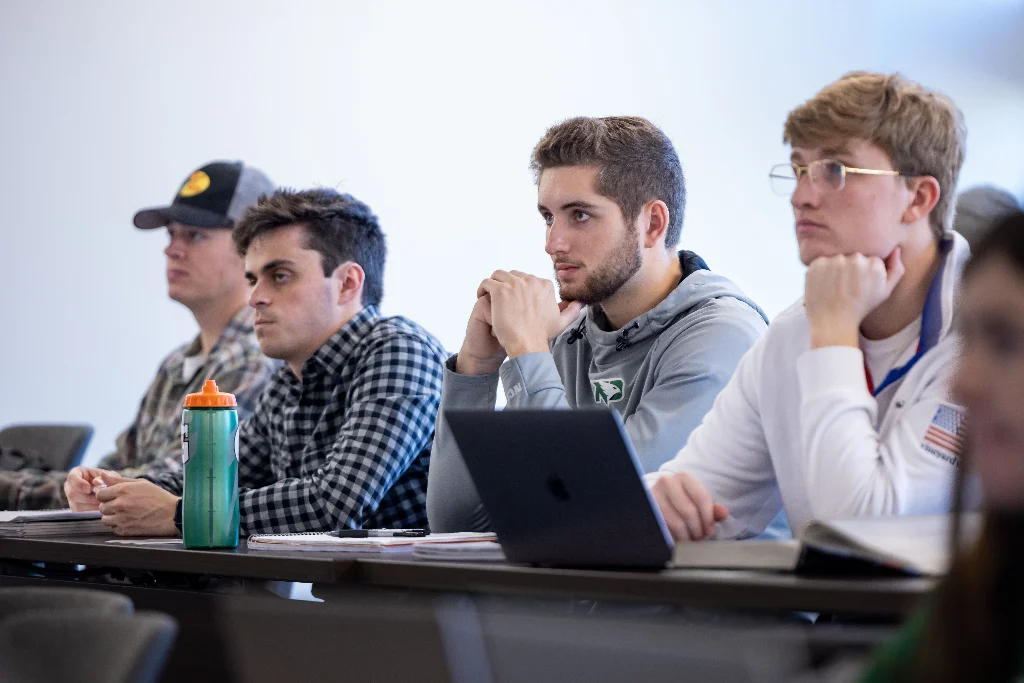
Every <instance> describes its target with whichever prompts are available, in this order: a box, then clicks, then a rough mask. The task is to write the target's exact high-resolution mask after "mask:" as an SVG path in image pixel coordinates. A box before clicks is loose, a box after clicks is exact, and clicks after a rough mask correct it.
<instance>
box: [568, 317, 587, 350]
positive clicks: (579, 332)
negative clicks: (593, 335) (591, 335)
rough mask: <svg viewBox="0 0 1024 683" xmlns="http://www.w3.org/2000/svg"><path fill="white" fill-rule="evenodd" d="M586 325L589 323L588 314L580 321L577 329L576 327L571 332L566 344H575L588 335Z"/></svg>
mask: <svg viewBox="0 0 1024 683" xmlns="http://www.w3.org/2000/svg"><path fill="white" fill-rule="evenodd" d="M586 325H587V318H586V316H584V317H583V320H581V321H580V324H579V325H577V326H576V329H574V330H573V331H572V332H570V333H569V340H568V341H566V344H570V345H571V344H575V343H576V340H577V339H583V338H584V337H586V336H587V328H586Z"/></svg>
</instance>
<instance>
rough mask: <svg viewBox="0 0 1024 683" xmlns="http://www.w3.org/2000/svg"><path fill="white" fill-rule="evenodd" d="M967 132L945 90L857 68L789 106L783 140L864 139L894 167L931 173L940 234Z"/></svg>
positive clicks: (948, 223)
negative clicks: (936, 193) (936, 184)
mask: <svg viewBox="0 0 1024 683" xmlns="http://www.w3.org/2000/svg"><path fill="white" fill-rule="evenodd" d="M966 137H967V129H966V127H965V126H964V121H963V115H962V114H961V113H960V110H959V109H957V108H956V105H955V104H953V102H952V101H951V100H950V99H949V98H948V97H946V96H945V95H942V94H941V93H938V92H935V91H934V90H929V89H927V88H925V87H923V86H922V85H920V84H918V83H915V82H914V81H911V80H909V79H907V78H904V77H903V76H902V75H900V74H898V73H896V74H889V75H886V74H877V73H868V72H864V71H855V72H853V73H849V74H846V75H845V76H843V77H842V78H840V79H839V80H838V81H836V82H835V83H831V84H829V85H827V86H825V88H824V89H823V90H822V91H821V92H819V93H818V94H817V95H815V96H814V97H813V98H811V99H810V100H808V101H807V102H804V103H803V104H802V105H800V106H799V107H797V108H796V109H794V110H793V111H791V112H790V113H789V116H788V117H787V118H786V125H785V128H784V132H783V135H782V140H783V142H785V143H786V144H789V145H792V146H796V147H821V146H824V145H827V144H834V143H835V142H837V141H841V140H854V139H857V140H866V141H867V142H870V143H871V144H873V145H877V146H878V147H879V148H881V149H882V150H883V151H884V152H885V153H886V154H888V155H889V158H890V159H891V160H892V163H893V167H894V168H895V169H896V170H897V171H900V172H901V173H908V174H915V175H926V176H932V177H934V178H935V179H936V180H937V181H938V182H939V190H940V196H939V201H938V203H937V204H936V205H935V208H934V209H932V212H931V215H930V216H929V221H930V222H931V226H932V231H933V232H934V233H935V236H936V238H938V239H941V238H942V236H943V235H945V233H947V232H948V231H949V230H951V229H952V223H953V210H954V209H953V207H954V199H953V197H954V194H953V192H954V189H955V188H956V182H957V177H958V176H959V175H960V167H961V166H962V165H963V162H964V143H965V139H966Z"/></svg>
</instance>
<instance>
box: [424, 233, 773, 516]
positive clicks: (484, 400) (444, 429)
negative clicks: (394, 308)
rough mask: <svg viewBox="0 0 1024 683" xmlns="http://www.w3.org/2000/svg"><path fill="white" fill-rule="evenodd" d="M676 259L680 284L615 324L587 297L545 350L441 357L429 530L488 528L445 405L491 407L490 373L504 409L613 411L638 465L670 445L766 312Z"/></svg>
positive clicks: (653, 464) (685, 258)
mask: <svg viewBox="0 0 1024 683" xmlns="http://www.w3.org/2000/svg"><path fill="white" fill-rule="evenodd" d="M679 261H680V264H681V265H682V268H683V278H682V280H681V281H680V283H679V286H678V287H676V288H675V290H673V291H672V293H671V294H669V295H668V296H667V297H666V298H665V299H664V300H663V301H662V302H661V303H660V304H658V305H657V306H655V307H654V308H653V309H651V310H650V311H648V312H647V313H644V314H643V315H641V316H640V317H638V318H636V319H634V320H633V321H631V322H629V323H628V324H627V325H626V326H624V327H623V328H622V329H621V330H616V331H608V327H609V325H608V320H607V318H606V317H605V315H604V313H603V312H602V311H601V309H600V308H599V307H588V308H587V309H585V310H584V311H583V312H582V313H581V314H580V317H579V318H578V319H577V320H576V322H574V323H573V324H572V325H570V326H569V327H568V328H567V329H566V330H565V332H563V333H562V334H561V335H559V336H558V337H557V338H556V339H555V340H554V342H552V345H551V353H529V354H526V355H523V356H519V357H518V358H512V359H510V360H508V361H506V362H505V363H504V364H503V365H502V367H501V369H500V370H499V372H496V373H493V374H490V375H460V374H458V373H456V372H455V357H454V356H453V357H452V358H450V359H448V362H447V363H446V364H445V370H444V384H443V385H442V389H441V409H440V412H439V414H438V417H437V426H436V432H435V435H434V447H433V451H432V453H431V457H430V473H429V476H428V479H427V517H428V519H429V520H430V528H431V530H432V531H435V532H449V531H471V530H472V531H486V530H489V529H490V521H489V520H488V518H487V513H486V512H485V511H484V509H483V505H482V504H481V502H480V497H479V495H478V494H477V491H476V488H475V487H474V485H473V481H472V479H471V478H470V476H469V472H468V471H467V469H466V466H465V464H464V463H463V461H462V455H461V454H460V453H459V449H458V445H457V444H456V443H455V439H454V437H453V436H452V435H451V432H450V431H449V430H448V425H447V423H446V422H445V420H444V412H445V410H447V409H450V408H493V407H494V403H495V398H496V396H497V391H498V378H499V375H500V378H501V382H502V385H503V386H504V387H505V396H506V399H507V400H508V409H513V410H514V409H516V408H577V407H594V406H600V405H606V406H608V407H610V408H613V409H614V410H617V411H619V414H620V415H621V416H622V419H623V421H624V422H625V424H626V431H627V432H628V433H629V437H630V440H631V441H632V443H633V448H634V449H635V450H636V453H637V456H639V458H640V464H641V466H642V467H643V469H644V471H645V472H654V471H656V470H657V469H658V468H659V467H660V466H661V464H662V463H664V462H666V461H668V460H670V459H671V458H672V457H674V456H675V455H676V453H677V452H678V451H679V449H680V448H682V447H683V445H685V443H686V440H687V439H688V438H689V436H690V432H691V431H692V430H693V429H694V428H695V427H696V426H697V425H699V424H700V422H701V420H702V419H703V418H704V414H705V413H707V412H708V411H709V410H710V409H711V404H712V403H713V402H714V399H715V396H716V395H717V394H718V392H719V391H721V390H722V388H723V387H724V386H725V385H726V383H727V382H728V381H729V378H730V377H732V374H733V371H734V370H735V369H736V364H737V363H738V362H739V360H740V357H741V356H743V354H744V353H746V351H747V350H748V349H749V348H750V347H751V346H753V345H754V342H755V341H757V339H758V338H759V337H760V336H761V335H762V334H763V333H764V331H765V329H766V327H767V320H768V318H767V316H766V315H765V314H764V311H762V310H761V309H760V308H759V307H758V306H757V304H755V303H754V302H753V301H751V300H750V299H749V298H747V296H745V295H744V294H743V292H741V291H740V289H739V288H738V287H737V286H736V285H735V284H733V283H732V282H730V281H729V280H728V279H727V278H725V277H722V276H721V275H715V274H714V273H712V272H711V271H710V270H708V269H707V265H706V264H705V263H704V261H703V260H702V259H701V258H700V257H699V256H697V255H696V254H694V253H693V252H689V251H681V252H679ZM580 456H581V457H585V454H582V453H581V454H580Z"/></svg>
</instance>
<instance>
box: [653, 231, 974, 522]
mask: <svg viewBox="0 0 1024 683" xmlns="http://www.w3.org/2000/svg"><path fill="white" fill-rule="evenodd" d="M941 246H942V250H943V252H944V253H945V254H946V257H945V261H944V264H943V266H942V269H941V270H940V271H939V273H938V274H937V275H936V280H935V282H933V289H932V291H931V293H930V295H929V303H928V304H927V305H926V306H925V312H924V316H923V318H922V329H923V330H925V331H926V333H925V334H928V335H929V340H930V342H931V343H933V344H934V345H933V346H932V345H930V344H927V343H926V347H928V348H926V351H925V353H924V354H923V355H922V356H921V357H920V359H919V360H918V361H917V362H916V363H914V364H913V366H912V367H911V368H910V369H909V371H908V372H906V374H905V375H904V376H902V378H900V379H898V380H897V381H895V382H893V383H891V384H890V385H889V386H887V387H885V388H883V389H882V392H884V394H888V396H886V398H888V399H889V400H888V401H883V402H882V404H883V406H886V409H885V410H884V412H882V414H879V412H880V410H879V402H878V401H877V400H876V399H875V397H873V396H872V395H871V393H869V391H868V387H867V382H866V381H865V372H864V356H863V354H862V352H861V351H860V349H854V348H849V347H826V348H820V349H814V350H812V349H811V348H810V332H809V327H808V322H807V315H806V314H805V312H804V307H803V299H801V300H800V301H798V302H796V303H795V304H794V305H793V306H791V307H790V308H788V309H787V310H786V311H784V312H783V313H782V314H781V315H779V316H778V317H777V318H776V319H775V320H774V321H773V322H772V324H771V325H770V326H769V327H768V331H767V332H766V333H765V336H764V337H762V338H761V339H760V340H759V341H758V342H757V343H756V344H755V345H754V347H753V348H752V349H751V350H750V351H749V352H747V354H746V355H745V356H744V357H743V358H742V360H740V363H739V366H738V367H737V369H736V374H735V375H733V378H732V380H730V382H729V384H727V385H726V387H725V389H723V390H722V392H721V393H720V394H719V395H718V398H717V399H716V400H715V403H714V406H713V407H712V408H711V412H709V413H708V414H707V415H706V416H705V418H704V421H703V423H702V424H701V425H700V426H699V427H698V428H697V429H695V430H694V431H693V432H692V433H691V435H690V439H689V441H688V442H687V443H686V446H685V447H684V448H683V450H682V451H680V452H679V454H678V455H677V456H676V457H675V458H674V459H672V460H670V461H668V462H667V463H665V465H663V466H662V467H661V469H660V470H659V471H658V472H656V473H653V474H649V475H647V483H648V484H649V485H653V483H654V482H655V481H657V479H658V478H659V477H660V476H664V474H665V473H669V472H682V471H685V472H689V473H691V474H692V475H694V476H695V477H696V478H697V479H698V480H699V481H700V482H701V483H702V484H703V485H704V486H705V487H706V488H707V489H708V491H709V492H710V493H711V495H712V497H713V498H714V500H715V502H716V503H721V504H723V505H725V506H726V507H728V508H729V517H728V519H726V520H725V521H724V522H723V523H721V524H720V525H719V531H718V533H717V535H716V538H745V537H748V536H754V535H757V534H759V533H761V532H762V531H764V529H765V527H766V526H767V525H768V523H769V522H771V520H772V519H773V518H774V517H775V515H776V514H777V513H778V512H779V510H780V509H782V508H785V511H786V515H787V517H788V518H789V523H790V526H791V527H792V528H793V529H794V530H799V529H801V528H802V527H803V526H804V525H805V524H806V523H807V522H808V521H810V520H811V519H813V518H817V519H836V518H843V517H857V516H869V515H903V514H929V513H939V512H945V511H947V510H949V509H950V506H951V503H952V483H953V478H954V474H955V472H956V468H957V467H958V463H959V447H958V446H959V439H960V438H962V432H961V429H962V422H963V409H962V408H961V407H960V406H957V405H954V404H952V403H950V402H949V382H950V379H951V377H952V373H953V369H954V365H955V360H956V356H957V352H958V348H957V347H958V343H959V340H958V338H957V335H956V333H955V329H954V325H953V312H954V307H955V304H956V296H957V289H958V285H959V281H960V273H961V271H962V269H963V265H964V263H965V262H966V260H967V258H968V257H969V256H970V250H969V248H968V246H967V242H966V241H965V240H964V239H963V238H962V237H960V236H959V235H956V234H955V233H954V234H953V236H952V239H949V240H944V241H943V243H942V245H941ZM936 309H937V310H936ZM917 347H918V344H917V341H915V343H914V344H912V345H911V346H909V347H908V348H907V349H906V351H905V352H904V353H903V354H902V355H901V357H900V358H899V360H898V361H897V362H896V365H895V367H896V368H900V367H902V366H904V365H905V364H906V363H907V362H908V361H910V360H911V359H912V358H913V357H914V355H915V354H916V352H917V350H918V349H917ZM879 384H881V381H879ZM889 392H892V393H891V394H890V393H889ZM884 394H879V395H880V396H882V395H884ZM886 404H887V405H886Z"/></svg>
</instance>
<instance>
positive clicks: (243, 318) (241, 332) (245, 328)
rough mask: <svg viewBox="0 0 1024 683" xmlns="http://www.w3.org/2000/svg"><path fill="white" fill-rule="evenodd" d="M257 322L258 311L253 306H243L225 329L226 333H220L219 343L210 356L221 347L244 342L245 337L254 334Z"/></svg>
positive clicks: (215, 345)
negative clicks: (254, 323) (254, 324)
mask: <svg viewBox="0 0 1024 683" xmlns="http://www.w3.org/2000/svg"><path fill="white" fill-rule="evenodd" d="M255 320H256V309H255V308H253V307H252V306H249V305H245V306H242V310H240V311H239V312H238V313H235V317H233V318H232V319H231V320H230V321H229V322H228V324H227V326H226V327H225V328H224V331H223V332H221V333H220V337H219V338H218V339H217V343H215V344H214V345H213V348H212V349H210V355H213V352H214V351H216V350H217V349H218V348H220V347H221V346H225V345H227V344H236V343H238V342H240V341H242V338H243V337H250V336H252V334H253V322H255Z"/></svg>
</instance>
